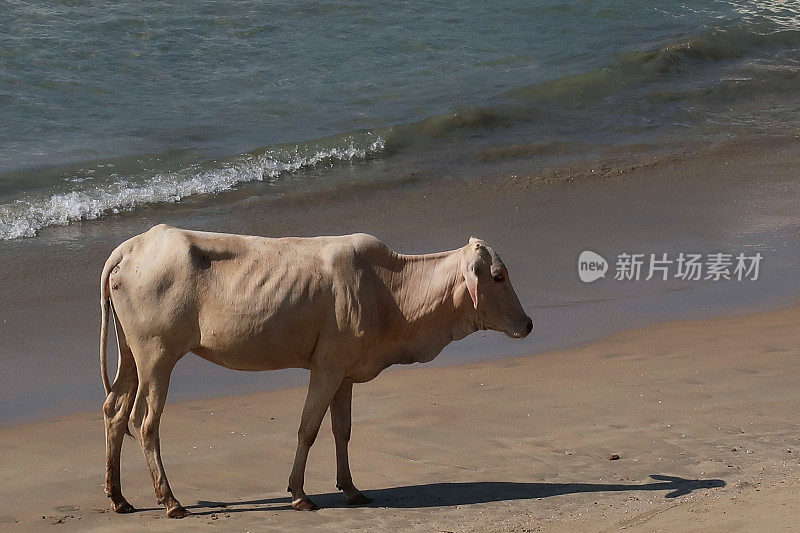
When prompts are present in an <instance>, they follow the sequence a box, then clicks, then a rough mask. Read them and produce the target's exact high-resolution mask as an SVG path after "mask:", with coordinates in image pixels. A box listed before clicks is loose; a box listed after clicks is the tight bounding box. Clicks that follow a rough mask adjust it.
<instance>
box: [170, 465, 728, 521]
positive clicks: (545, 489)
mask: <svg viewBox="0 0 800 533" xmlns="http://www.w3.org/2000/svg"><path fill="white" fill-rule="evenodd" d="M650 477H651V478H652V479H653V481H652V482H650V483H642V484H633V483H630V484H624V483H515V482H509V481H477V482H465V483H429V484H426V485H407V486H403V487H390V488H385V489H376V490H367V491H364V494H366V495H367V496H369V497H370V498H372V499H373V501H372V503H371V504H369V505H368V507H383V508H389V509H414V508H432V507H445V506H454V505H470V504H476V503H490V502H501V501H511V500H530V499H535V498H549V497H551V496H562V495H566V494H580V493H592V492H628V491H631V492H635V491H644V492H663V491H666V494H664V497H665V498H676V497H678V496H683V495H685V494H689V493H691V492H694V491H696V490H703V489H712V488H717V487H724V486H725V482H724V481H723V480H721V479H684V478H681V477H676V476H664V475H655V474H654V475H652V476H650ZM311 498H312V499H313V500H314V503H316V504H317V505H319V506H320V507H322V508H329V509H330V508H340V507H347V504H345V502H344V497H343V496H342V494H341V493H338V492H337V493H333V492H330V493H327V494H311ZM186 508H187V509H189V510H190V511H191V512H192V514H196V515H209V514H217V513H243V512H257V511H277V510H281V509H291V505H290V504H289V498H288V496H287V497H283V498H266V499H262V500H247V501H236V502H217V501H204V500H200V501H198V502H197V504H195V505H187V506H186Z"/></svg>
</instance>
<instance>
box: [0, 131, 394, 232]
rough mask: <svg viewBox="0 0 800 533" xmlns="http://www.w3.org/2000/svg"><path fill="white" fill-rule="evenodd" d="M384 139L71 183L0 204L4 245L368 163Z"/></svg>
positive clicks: (255, 154) (260, 153) (268, 151)
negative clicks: (320, 169)
mask: <svg viewBox="0 0 800 533" xmlns="http://www.w3.org/2000/svg"><path fill="white" fill-rule="evenodd" d="M383 148H384V139H383V138H382V137H380V136H378V135H372V134H366V135H365V136H363V137H362V138H360V139H357V138H355V137H350V138H349V142H346V143H341V144H339V145H338V146H336V145H334V146H330V147H319V146H315V147H309V148H307V149H301V148H299V147H295V148H294V149H292V150H285V149H265V150H262V151H258V152H252V153H248V154H242V155H240V156H237V157H235V158H232V159H231V160H227V161H218V162H214V163H211V164H208V165H204V166H203V167H204V168H202V167H201V166H199V165H193V166H190V167H187V168H185V169H180V170H176V171H173V172H163V173H157V174H155V175H153V176H152V177H150V178H147V179H144V180H143V179H141V177H139V178H138V179H137V176H130V177H122V178H121V177H115V178H114V179H113V180H111V181H109V182H106V183H101V184H96V183H95V184H93V183H92V181H91V180H71V181H72V184H73V187H74V188H73V189H72V190H66V191H60V192H50V193H49V194H48V193H45V194H40V195H38V196H32V197H31V196H28V197H25V198H20V199H17V200H15V201H12V202H9V203H5V204H0V240H10V239H17V238H20V237H33V236H35V235H36V234H37V232H38V231H39V230H41V229H42V228H44V227H47V226H66V225H68V224H70V223H73V222H78V221H81V220H93V219H97V218H100V217H102V216H104V215H106V214H111V213H120V212H124V211H130V210H132V209H134V208H136V207H139V206H143V205H146V204H154V203H163V202H178V201H180V200H182V199H184V198H186V197H189V196H193V195H198V194H215V193H220V192H224V191H228V190H231V189H233V188H234V187H236V186H237V185H239V184H242V183H247V182H254V181H271V180H275V179H277V178H279V177H281V176H283V175H286V174H289V173H293V172H297V171H299V170H302V169H309V168H313V167H317V166H319V165H323V164H331V165H332V164H334V163H336V162H345V161H356V160H363V159H366V158H368V157H371V156H374V155H377V154H379V153H380V152H381V151H382V150H383Z"/></svg>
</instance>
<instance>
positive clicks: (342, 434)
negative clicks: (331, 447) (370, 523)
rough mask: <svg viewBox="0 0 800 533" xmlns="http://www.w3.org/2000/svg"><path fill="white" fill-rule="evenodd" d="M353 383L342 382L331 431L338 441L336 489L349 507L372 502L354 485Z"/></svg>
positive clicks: (334, 408)
mask: <svg viewBox="0 0 800 533" xmlns="http://www.w3.org/2000/svg"><path fill="white" fill-rule="evenodd" d="M352 401H353V382H352V381H350V380H349V379H345V380H344V381H342V384H341V385H340V386H339V389H338V390H337V391H336V394H335V395H334V396H333V401H332V402H331V429H332V430H333V439H334V440H335V441H336V488H338V489H339V490H341V491H342V492H344V497H345V500H346V501H347V503H348V504H349V505H364V504H366V503H369V502H371V501H372V499H371V498H367V497H366V496H364V495H363V494H362V493H361V491H360V490H358V489H357V488H356V486H355V485H353V477H352V476H351V475H350V460H349V457H348V452H347V445H348V443H349V442H350V427H351V406H352Z"/></svg>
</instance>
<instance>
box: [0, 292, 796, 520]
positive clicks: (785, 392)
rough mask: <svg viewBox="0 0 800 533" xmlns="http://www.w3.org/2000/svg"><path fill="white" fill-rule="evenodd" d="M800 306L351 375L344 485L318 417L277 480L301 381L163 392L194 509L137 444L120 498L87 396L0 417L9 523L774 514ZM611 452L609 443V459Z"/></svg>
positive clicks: (792, 503) (170, 460)
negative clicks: (174, 501)
mask: <svg viewBox="0 0 800 533" xmlns="http://www.w3.org/2000/svg"><path fill="white" fill-rule="evenodd" d="M798 357H800V306H793V307H790V308H788V309H784V310H780V311H774V312H769V313H762V314H756V315H749V316H743V317H738V318H718V319H709V320H698V321H679V322H673V323H666V324H660V325H655V326H650V327H646V328H639V329H635V330H631V331H625V332H621V333H617V334H615V335H613V336H611V337H609V338H606V339H603V340H601V341H597V342H593V343H590V344H587V345H585V346H582V347H579V348H573V349H568V350H563V351H557V352H551V353H546V354H542V355H537V356H528V357H522V358H513V359H506V360H500V361H490V362H482V363H473V364H465V365H460V366H451V367H439V368H436V367H428V368H399V369H390V370H388V371H387V372H385V373H384V374H383V375H382V376H380V377H379V378H378V379H377V380H375V381H373V382H371V383H368V384H363V385H359V386H357V387H356V388H355V398H354V432H353V440H352V444H351V457H352V461H351V463H352V468H353V475H354V479H355V481H356V484H357V485H358V486H359V487H360V488H361V489H362V490H363V491H364V492H365V493H366V494H367V495H369V496H371V497H373V498H374V503H373V504H371V505H369V506H366V507H357V508H351V507H347V506H346V505H344V501H343V497H342V496H341V495H340V494H338V493H336V492H335V489H334V477H335V465H334V459H333V442H332V441H333V439H332V436H331V434H330V427H329V421H328V420H327V419H326V421H325V423H324V424H323V428H322V431H321V432H320V437H319V438H318V440H317V443H316V444H315V446H314V447H313V449H312V453H311V456H310V463H309V468H308V474H307V479H306V490H307V492H308V493H309V494H310V495H311V497H312V498H313V499H314V500H315V501H316V502H317V503H318V504H319V505H321V506H322V509H321V510H319V511H316V512H305V513H303V512H297V511H293V510H291V508H290V507H289V498H288V494H286V493H285V492H284V489H285V486H286V478H287V475H288V471H289V469H290V465H291V460H292V456H293V450H294V437H295V432H296V427H297V421H298V417H299V412H300V408H301V404H302V401H303V395H304V390H303V389H302V388H292V389H286V390H280V391H272V392H264V393H258V394H253V395H246V396H238V397H226V398H216V399H206V400H199V401H192V402H184V403H177V402H172V403H168V405H167V409H166V411H165V414H164V418H163V421H162V443H163V444H162V446H163V456H164V462H165V466H166V469H167V472H168V474H169V476H170V481H171V484H172V487H173V489H174V491H175V493H176V495H177V496H178V498H179V499H180V500H181V501H182V503H183V504H184V505H186V506H187V507H188V508H189V509H190V510H191V511H192V513H193V515H191V516H189V517H187V518H186V519H184V520H183V521H173V520H170V519H167V518H166V517H165V513H164V511H163V510H162V509H158V508H157V506H156V505H154V496H153V492H152V485H151V483H150V480H149V476H148V474H147V472H146V467H145V465H144V460H143V458H142V455H141V453H140V451H139V450H138V445H136V444H135V443H134V442H133V441H131V440H126V443H125V446H124V448H123V491H124V492H125V494H126V496H127V498H128V499H129V500H130V501H131V503H133V504H134V505H135V506H137V507H138V508H140V509H141V511H139V512H136V513H133V514H128V515H116V514H114V513H111V512H109V511H108V510H107V509H108V507H107V501H106V499H105V498H104V496H103V494H102V463H103V432H102V420H101V417H100V415H99V414H98V413H91V414H82V415H72V416H66V417H61V418H56V419H53V420H49V421H47V422H41V423H35V424H28V425H23V426H16V427H7V428H3V429H0V449H2V450H3V458H2V462H0V479H2V480H3V482H2V484H1V485H0V528H2V529H6V528H11V529H12V530H14V529H19V530H25V531H29V530H47V531H49V530H59V531H61V530H82V531H85V530H92V531H106V530H108V531H111V530H113V531H138V530H141V529H142V528H143V527H155V528H157V529H158V530H159V531H177V530H185V529H186V528H187V527H189V528H191V529H193V530H195V529H196V530H202V529H217V530H218V529H219V528H223V529H225V530H236V531H254V530H267V529H272V528H274V529H280V530H307V529H330V528H342V529H345V528H346V529H354V530H370V531H374V530H376V529H381V530H388V529H400V530H420V531H540V530H544V531H547V530H564V529H570V530H576V531H605V530H609V531H610V530H619V529H631V530H647V531H657V530H669V531H687V530H707V531H741V530H747V531H754V530H776V529H780V528H784V527H791V526H794V525H796V519H795V517H796V509H797V506H798V505H800V496H798V494H799V493H798V489H800V423H798V417H797V406H798V404H799V403H800V374H798V372H797V369H798ZM612 456H618V457H619V458H618V459H615V460H610V457H612Z"/></svg>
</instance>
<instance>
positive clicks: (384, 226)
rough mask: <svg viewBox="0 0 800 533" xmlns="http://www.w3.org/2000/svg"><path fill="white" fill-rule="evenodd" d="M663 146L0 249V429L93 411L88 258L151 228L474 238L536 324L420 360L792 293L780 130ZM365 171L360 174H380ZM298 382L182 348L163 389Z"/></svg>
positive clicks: (204, 206) (94, 324) (791, 159)
mask: <svg viewBox="0 0 800 533" xmlns="http://www.w3.org/2000/svg"><path fill="white" fill-rule="evenodd" d="M645 148H647V147H645ZM649 148H652V147H649ZM672 148H674V149H675V151H673V152H670V153H663V152H660V153H655V154H654V153H652V152H650V151H648V150H644V149H642V148H640V147H629V148H628V149H625V150H616V151H613V152H609V153H608V154H607V155H606V156H605V157H604V158H603V159H600V160H595V161H590V162H584V163H580V164H578V163H576V164H574V165H572V166H570V167H561V168H556V169H545V170H535V169H531V170H529V171H524V169H525V168H526V165H528V164H530V165H531V166H532V165H533V164H532V163H527V162H526V161H525V160H522V161H512V162H508V163H507V165H509V166H512V167H515V168H516V169H518V170H517V171H516V172H511V171H509V172H507V173H501V174H500V175H492V176H481V175H474V176H471V177H469V178H456V177H453V176H448V175H446V174H441V175H435V176H420V175H416V174H412V173H409V174H408V175H399V176H397V177H396V179H395V180H394V181H393V182H391V183H388V182H375V183H373V184H371V185H370V184H366V182H362V183H361V184H360V185H359V184H346V183H342V182H335V181H332V182H331V183H330V184H327V185H320V187H319V188H318V189H320V190H317V191H316V192H309V191H308V189H307V188H302V187H292V186H290V185H286V186H285V187H278V188H270V187H267V186H266V185H264V184H256V185H253V186H249V187H244V188H242V189H241V190H240V191H237V192H235V193H232V194H229V195H225V196H214V197H211V198H195V199H191V200H188V201H186V202H182V203H180V204H176V205H167V206H160V207H156V208H152V209H142V210H137V211H135V212H133V213H129V214H121V215H114V216H110V217H108V218H106V219H103V220H100V221H94V222H87V223H83V224H77V225H73V226H69V227H65V228H49V229H47V230H45V231H44V232H43V233H42V235H41V236H40V237H37V238H35V239H25V240H21V241H16V242H4V243H0V276H2V280H3V288H4V290H3V291H2V292H1V293H0V376H3V377H4V379H3V381H4V382H3V386H2V387H0V401H1V402H2V410H0V425H8V424H13V423H21V422H25V421H31V420H36V419H43V418H46V417H49V416H55V415H60V414H68V413H73V412H79V411H87V410H94V409H97V406H98V405H99V403H100V400H101V398H102V387H101V384H100V379H99V377H98V368H97V345H96V344H97V336H98V332H99V305H98V292H99V291H98V283H99V276H100V270H101V267H102V264H103V263H104V261H105V259H106V257H107V256H108V254H109V253H110V251H111V250H112V249H113V248H114V247H115V246H116V245H117V244H118V243H119V242H121V241H123V240H125V239H127V238H128V237H130V236H131V235H134V234H136V233H139V232H141V231H144V230H146V229H148V228H149V227H150V226H152V225H154V224H156V223H160V222H167V223H170V224H173V225H176V226H179V227H187V228H195V229H204V230H215V231H228V232H239V233H251V234H261V235H269V236H283V235H317V234H341V233H349V232H354V231H365V232H369V233H372V234H374V235H376V236H378V237H380V238H382V239H383V240H384V241H385V242H386V243H387V244H388V245H389V246H390V247H391V248H393V249H395V250H397V251H399V252H405V253H424V252H430V251H436V250H445V249H453V248H456V247H460V246H462V245H463V244H465V243H466V241H467V239H468V237H469V236H470V235H475V236H478V237H482V238H484V239H486V240H487V242H489V243H490V244H491V245H492V246H493V247H494V248H495V250H497V251H498V252H499V253H500V255H501V256H502V257H503V259H504V261H505V263H506V264H507V265H508V267H509V269H510V272H511V279H512V281H513V283H514V286H515V288H516V290H517V292H518V294H519V295H520V298H521V300H522V303H523V305H524V306H525V308H526V309H527V310H528V311H529V314H532V316H533V317H534V319H535V321H536V325H537V328H536V331H535V333H534V335H532V336H531V337H529V338H528V339H526V340H525V341H524V342H514V341H510V340H509V339H506V338H505V337H503V336H502V335H498V334H492V333H479V334H475V335H472V336H470V337H468V338H467V339H465V340H464V341H461V342H459V343H455V344H453V345H451V346H450V347H448V349H447V350H445V352H444V353H443V354H442V355H441V356H440V357H439V358H437V359H436V360H435V361H434V362H433V363H432V364H434V365H452V364H458V363H463V362H469V361H477V360H486V359H498V358H503V357H512V356H522V355H526V354H530V353H542V352H544V351H548V350H554V349H561V348H565V347H568V346H574V345H577V344H580V343H583V342H587V341H590V340H593V339H598V338H600V337H602V336H605V335H608V334H609V333H613V332H615V331H619V330H622V329H627V328H633V327H638V326H644V325H648V324H653V323H657V322H663V321H666V320H674V319H685V318H703V317H709V316H720V315H730V314H737V313H738V314H742V313H747V312H755V311H760V310H766V309H774V308H777V307H780V306H783V305H789V304H790V303H792V302H796V301H797V300H798V299H800V276H798V275H797V272H798V266H799V265H800V233H799V232H798V231H797V227H798V213H800V182H798V181H797V179H796V178H797V168H798V166H797V161H798V160H800V143H798V142H797V139H796V138H758V139H754V140H739V141H728V142H723V143H720V144H719V145H717V146H713V147H706V146H701V147H696V146H694V147H693V146H684V147H681V148H678V147H671V149H672ZM381 164H382V162H381V161H375V162H372V163H370V164H369V165H366V166H365V167H364V170H363V172H365V173H369V172H371V171H374V172H376V173H379V172H380V165H381ZM370 165H372V166H370ZM586 249H590V250H594V251H597V252H600V253H601V254H604V255H605V256H606V257H607V258H608V259H609V260H612V261H613V257H614V256H615V255H616V254H618V253H620V252H644V253H659V252H669V253H671V254H676V253H678V252H692V251H694V252H702V253H711V252H717V251H723V252H731V253H736V252H739V251H744V252H747V253H754V252H756V251H760V252H762V253H763V255H764V265H763V268H762V272H761V277H760V279H759V280H758V281H757V282H723V283H714V282H710V281H697V282H682V281H680V280H674V279H673V280H669V281H665V282H661V281H652V282H643V281H642V282H629V283H624V282H617V281H614V280H612V279H606V280H601V281H598V282H595V283H592V284H584V283H581V282H580V281H579V279H578V276H577V273H576V263H577V258H578V255H579V254H580V252H581V251H583V250H586ZM112 349H113V347H112ZM112 366H113V364H112ZM112 371H113V368H112ZM6 376H14V379H6V378H5V377H6ZM305 379H306V376H305V374H304V373H303V372H302V371H286V372H273V373H255V374H252V373H241V372H231V371H228V370H225V369H222V368H220V367H215V366H213V365H211V364H209V363H206V362H204V361H202V360H200V359H199V358H197V357H193V356H189V357H185V358H184V360H182V361H181V362H180V363H179V365H178V368H177V369H176V372H175V373H174V375H173V380H172V383H171V388H170V397H171V398H172V399H173V400H185V399H192V398H200V397H208V396H214V395H226V394H227V395H230V394H241V393H247V392H256V391H259V390H265V389H274V388H278V387H286V386H292V385H300V384H302V383H304V380H305Z"/></svg>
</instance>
